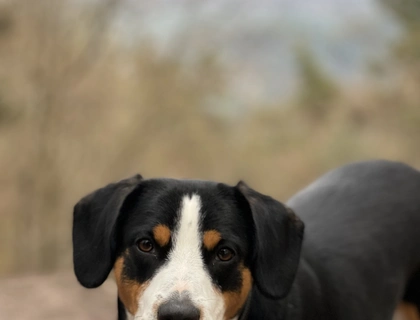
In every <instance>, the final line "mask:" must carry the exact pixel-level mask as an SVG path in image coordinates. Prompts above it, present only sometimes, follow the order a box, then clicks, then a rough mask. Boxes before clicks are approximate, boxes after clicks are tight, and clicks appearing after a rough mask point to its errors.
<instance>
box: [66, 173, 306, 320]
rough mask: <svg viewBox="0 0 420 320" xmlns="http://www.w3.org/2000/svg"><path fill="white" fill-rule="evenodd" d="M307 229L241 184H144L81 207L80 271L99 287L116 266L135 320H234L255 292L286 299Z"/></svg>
mask: <svg viewBox="0 0 420 320" xmlns="http://www.w3.org/2000/svg"><path fill="white" fill-rule="evenodd" d="M256 215H258V216H257V217H256ZM271 215H273V218H272V219H271V218H270V216H271ZM275 229H277V230H275ZM302 229H303V227H302V224H301V223H300V221H299V220H298V219H297V218H296V217H295V216H294V215H293V214H292V213H291V212H290V211H288V210H287V209H286V208H285V207H284V206H283V205H281V204H280V203H279V202H277V201H275V200H273V199H271V198H269V197H266V196H263V195H261V194H259V193H257V192H255V191H253V190H252V189H249V188H248V187H247V186H246V185H244V184H243V183H241V184H239V185H238V186H236V187H230V186H227V185H224V184H220V183H214V182H204V181H190V180H171V179H153V180H143V179H141V177H140V176H136V177H133V178H131V179H128V180H123V181H121V182H120V183H117V184H113V185H109V186H107V187H105V188H103V189H100V190H98V191H96V192H95V193H93V194H91V195H89V196H87V197H85V198H84V199H82V200H81V201H80V202H79V204H78V205H77V206H76V208H75V215H74V229H73V241H74V263H75V271H76V275H77V277H78V279H79V281H80V282H81V283H82V284H83V285H84V286H86V287H96V286H98V285H100V284H101V283H102V282H103V281H104V280H105V279H106V277H107V276H108V273H109V272H110V270H111V268H112V267H113V268H114V273H115V278H116V282H117V286H118V296H119V299H120V301H121V303H122V304H123V305H124V307H125V310H126V314H127V317H128V318H129V319H130V318H131V319H139V320H140V319H141V320H155V319H156V320H165V319H174V320H176V319H188V320H225V319H236V318H237V317H238V315H239V314H240V312H241V310H242V309H243V307H244V305H245V303H246V301H247V298H248V296H249V294H250V291H251V289H252V287H253V284H254V283H255V285H256V286H257V287H258V288H259V290H261V292H263V294H265V295H266V296H268V297H271V298H278V297H281V296H284V295H285V294H286V293H287V291H288V290H289V288H290V285H291V282H292V280H293V277H294V273H295V270H296V267H297V261H298V257H299V250H300V241H301V238H302ZM286 246H287V248H286ZM267 272H268V273H270V272H278V273H279V275H269V274H267ZM281 273H284V274H283V275H281ZM276 281H277V282H278V283H277V284H275V283H274V282H276Z"/></svg>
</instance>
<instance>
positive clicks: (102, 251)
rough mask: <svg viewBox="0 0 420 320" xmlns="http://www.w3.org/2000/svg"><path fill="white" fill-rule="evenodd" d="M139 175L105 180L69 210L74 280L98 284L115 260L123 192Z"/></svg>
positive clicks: (133, 185)
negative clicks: (103, 184)
mask: <svg viewBox="0 0 420 320" xmlns="http://www.w3.org/2000/svg"><path fill="white" fill-rule="evenodd" d="M141 180H142V177H141V176H140V175H135V176H133V177H131V178H129V179H125V180H122V181H119V182H117V183H112V184H109V185H107V186H105V187H103V188H101V189H98V190H96V191H94V192H93V193H91V194H89V195H87V196H85V197H84V198H82V199H81V200H80V201H79V202H78V203H77V204H76V205H75V207H74V212H73V263H74V272H75V274H76V277H77V280H78V281H79V282H80V283H81V284H82V285H83V286H84V287H86V288H96V287H98V286H100V285H101V284H102V283H103V282H104V281H105V280H106V278H107V277H108V275H109V273H110V271H111V269H112V266H113V264H114V260H115V239H114V229H115V224H116V222H117V218H118V215H119V213H120V210H121V207H122V205H123V203H124V200H125V199H126V198H127V196H128V195H129V194H130V193H131V192H132V191H133V190H134V189H135V188H136V187H137V186H138V184H139V183H140V181H141Z"/></svg>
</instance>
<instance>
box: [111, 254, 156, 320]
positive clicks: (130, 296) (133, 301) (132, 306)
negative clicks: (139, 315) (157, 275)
mask: <svg viewBox="0 0 420 320" xmlns="http://www.w3.org/2000/svg"><path fill="white" fill-rule="evenodd" d="M123 267H124V257H119V258H118V259H117V261H116V262H115V264H114V273H115V280H116V282H117V287H118V297H119V298H120V300H121V302H122V303H123V304H124V306H125V307H126V308H127V310H128V312H130V313H131V314H132V315H134V314H136V312H137V309H138V301H139V298H140V296H141V295H142V294H143V292H144V290H146V288H147V285H148V283H147V282H145V283H139V282H137V281H134V280H128V279H124V275H123V274H122V272H123Z"/></svg>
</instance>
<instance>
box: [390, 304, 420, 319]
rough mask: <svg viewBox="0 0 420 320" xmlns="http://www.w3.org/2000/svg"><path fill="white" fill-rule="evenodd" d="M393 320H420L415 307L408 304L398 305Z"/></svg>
mask: <svg viewBox="0 0 420 320" xmlns="http://www.w3.org/2000/svg"><path fill="white" fill-rule="evenodd" d="M394 319H395V320H420V315H419V312H418V311H417V308H416V306H415V305H413V304H410V303H400V305H399V306H398V308H397V310H396V312H395V316H394Z"/></svg>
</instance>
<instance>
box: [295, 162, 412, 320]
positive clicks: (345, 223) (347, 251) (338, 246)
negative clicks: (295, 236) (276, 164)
mask: <svg viewBox="0 0 420 320" xmlns="http://www.w3.org/2000/svg"><path fill="white" fill-rule="evenodd" d="M288 205H289V206H290V207H291V208H292V209H294V210H295V212H296V213H297V214H298V215H299V217H301V219H302V220H303V221H304V223H305V226H306V229H305V238H304V244H303V254H302V260H303V261H306V262H308V263H309V264H310V265H311V266H312V268H313V269H314V272H316V273H317V274H318V277H319V281H320V282H321V283H322V287H321V290H322V291H323V292H322V294H323V295H324V296H326V297H328V299H331V300H330V301H329V302H328V303H329V304H330V307H331V308H330V309H331V313H334V314H333V315H332V317H331V318H334V317H336V318H337V319H356V318H357V319H361V320H362V319H366V320H375V319H378V320H379V319H380V320H383V319H390V317H391V315H392V313H393V311H394V310H395V308H396V305H397V303H398V302H399V301H400V300H402V299H404V300H406V301H409V302H411V303H414V304H416V305H417V307H418V308H420V172H419V171H417V170H415V169H413V168H411V167H409V166H407V165H404V164H402V163H396V162H389V161H369V162H360V163H354V164H350V165H347V166H345V167H342V168H339V169H336V170H334V171H331V172H329V173H327V174H326V175H324V176H323V177H321V178H320V179H318V180H317V181H315V182H314V183H313V184H311V185H309V186H308V187H307V188H305V189H304V190H302V191H301V192H299V193H298V194H297V195H296V196H294V197H293V198H292V199H290V201H289V202H288ZM366 301H369V304H367V303H366ZM355 316H356V317H355Z"/></svg>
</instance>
